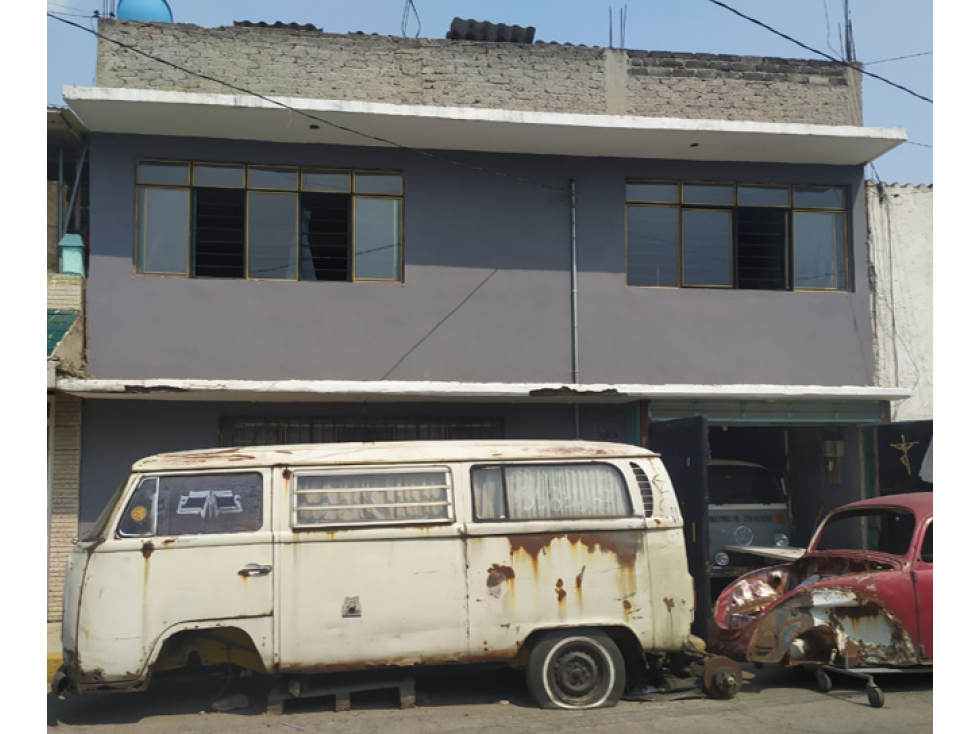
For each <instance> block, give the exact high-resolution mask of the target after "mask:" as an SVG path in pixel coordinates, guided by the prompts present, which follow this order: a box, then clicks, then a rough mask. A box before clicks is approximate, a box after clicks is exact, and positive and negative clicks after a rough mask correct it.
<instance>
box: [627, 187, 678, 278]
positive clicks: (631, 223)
mask: <svg viewBox="0 0 979 734" xmlns="http://www.w3.org/2000/svg"><path fill="white" fill-rule="evenodd" d="M626 217H627V221H626V241H627V248H628V249H627V253H628V255H627V259H628V262H627V263H626V266H627V270H628V273H627V282H628V284H629V285H639V286H651V285H655V286H676V285H677V240H678V238H679V236H680V226H679V210H677V209H676V208H674V207H660V206H629V207H627V209H626Z"/></svg>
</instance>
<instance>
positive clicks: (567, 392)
mask: <svg viewBox="0 0 979 734" xmlns="http://www.w3.org/2000/svg"><path fill="white" fill-rule="evenodd" d="M58 389H59V390H61V391H62V392H66V393H70V394H72V395H78V396H80V397H84V398H129V399H144V400H147V399H150V400H223V401H236V400H247V401H250V402H256V401H266V402H290V401H310V400H314V401H319V402H361V401H374V402H377V401H387V402H409V401H412V402H420V401H436V400H440V401H459V400H475V401H479V400H490V401H518V402H559V403H572V402H597V403H616V402H623V403H624V402H631V401H634V400H641V399H674V400H677V399H679V400H683V399H687V400H746V401H747V400H830V401H840V402H841V401H853V400H880V401H892V400H903V399H905V398H908V397H910V396H911V391H910V390H905V389H901V388H884V387H869V386H843V387H832V386H820V385H622V384H619V385H603V384H589V385H585V384H579V385H573V384H562V383H515V382H424V381H410V382H409V381H386V380H385V381H370V382H368V381H348V380H80V379H60V380H58Z"/></svg>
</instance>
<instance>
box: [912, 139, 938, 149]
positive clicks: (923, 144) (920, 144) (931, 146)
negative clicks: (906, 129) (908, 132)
mask: <svg viewBox="0 0 979 734" xmlns="http://www.w3.org/2000/svg"><path fill="white" fill-rule="evenodd" d="M905 142H907V144H908V145H917V146H918V147H919V148H934V147H935V146H934V145H928V144H927V143H915V142H913V141H911V140H908V141H905Z"/></svg>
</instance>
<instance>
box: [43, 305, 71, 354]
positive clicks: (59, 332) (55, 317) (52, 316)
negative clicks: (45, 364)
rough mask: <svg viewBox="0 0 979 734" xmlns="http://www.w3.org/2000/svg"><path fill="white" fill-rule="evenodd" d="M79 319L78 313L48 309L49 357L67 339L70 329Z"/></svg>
mask: <svg viewBox="0 0 979 734" xmlns="http://www.w3.org/2000/svg"><path fill="white" fill-rule="evenodd" d="M77 318H78V311H72V310H66V309H58V308H49V309H48V356H49V357H50V356H51V355H52V354H54V350H55V349H56V348H57V346H58V344H60V343H61V340H62V339H64V338H65V334H67V333H68V329H70V328H71V326H72V324H74V323H75V319H77Z"/></svg>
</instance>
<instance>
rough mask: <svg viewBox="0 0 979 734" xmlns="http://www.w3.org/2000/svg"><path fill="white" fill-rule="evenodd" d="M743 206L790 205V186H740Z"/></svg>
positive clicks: (740, 198)
mask: <svg viewBox="0 0 979 734" xmlns="http://www.w3.org/2000/svg"><path fill="white" fill-rule="evenodd" d="M738 203H739V204H740V205H741V206H788V205H789V187H788V186H738Z"/></svg>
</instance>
